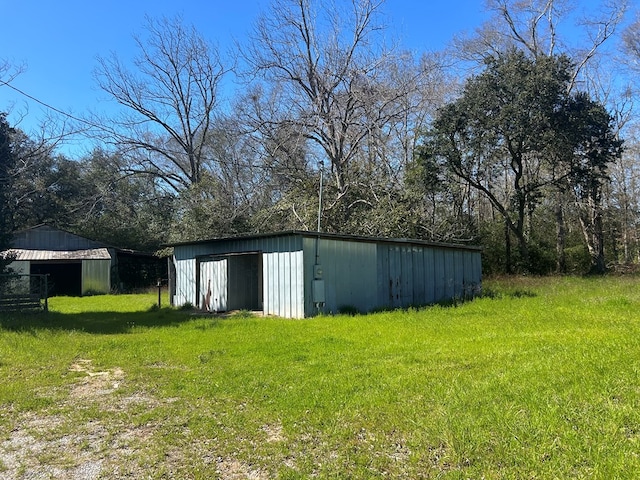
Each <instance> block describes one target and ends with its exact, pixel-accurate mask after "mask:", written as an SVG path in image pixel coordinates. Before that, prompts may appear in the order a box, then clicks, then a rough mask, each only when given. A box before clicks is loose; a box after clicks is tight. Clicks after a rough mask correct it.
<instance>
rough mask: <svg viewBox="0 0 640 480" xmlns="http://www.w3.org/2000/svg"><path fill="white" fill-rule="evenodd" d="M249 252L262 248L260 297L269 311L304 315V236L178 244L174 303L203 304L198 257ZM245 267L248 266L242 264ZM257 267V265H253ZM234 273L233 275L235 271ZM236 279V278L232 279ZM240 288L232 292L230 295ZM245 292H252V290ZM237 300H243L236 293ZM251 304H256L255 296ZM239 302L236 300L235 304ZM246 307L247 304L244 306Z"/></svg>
mask: <svg viewBox="0 0 640 480" xmlns="http://www.w3.org/2000/svg"><path fill="white" fill-rule="evenodd" d="M243 252H244V253H246V252H260V254H261V261H260V262H259V266H261V267H262V272H256V274H257V275H261V277H260V278H258V280H259V281H258V285H259V286H261V288H262V292H258V294H257V297H256V298H257V299H260V298H261V300H262V309H263V312H264V313H265V314H268V315H277V316H282V317H287V318H302V317H304V281H303V268H304V264H303V261H302V259H303V256H302V238H301V237H300V236H282V237H262V238H249V239H228V240H224V241H219V242H211V243H197V244H188V245H178V246H175V247H174V257H173V258H174V260H173V261H174V264H175V267H176V273H175V275H176V292H175V295H174V305H178V306H179V305H184V304H185V303H187V302H189V303H191V304H192V305H199V304H200V299H196V290H197V288H196V270H197V268H196V258H197V257H202V256H205V255H226V254H236V253H243ZM239 268H244V267H241V266H240V267H239ZM251 268H253V267H251ZM232 276H233V275H232ZM231 281H233V278H232V279H231ZM234 293H235V294H237V293H238V292H237V291H236V290H234V291H233V292H229V298H232V297H233V294H234ZM241 295H251V296H253V295H254V294H253V292H252V291H250V290H247V291H245V292H244V293H241ZM236 301H237V302H240V300H239V298H238V297H236ZM251 302H252V303H250V304H248V306H249V307H251V306H252V305H254V303H253V302H254V299H251ZM236 306H238V303H235V304H234V308H235V307H236ZM242 308H245V307H242Z"/></svg>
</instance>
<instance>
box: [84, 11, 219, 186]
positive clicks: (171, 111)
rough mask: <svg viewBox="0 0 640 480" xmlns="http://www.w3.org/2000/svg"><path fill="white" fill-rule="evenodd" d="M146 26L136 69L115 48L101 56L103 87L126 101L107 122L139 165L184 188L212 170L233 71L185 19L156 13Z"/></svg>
mask: <svg viewBox="0 0 640 480" xmlns="http://www.w3.org/2000/svg"><path fill="white" fill-rule="evenodd" d="M146 31H147V33H148V38H141V37H135V40H136V43H137V46H138V50H139V55H138V56H137V57H136V58H135V59H134V61H133V65H134V66H135V68H136V70H134V71H132V70H130V69H128V68H127V67H126V66H125V64H124V63H123V62H122V61H121V60H120V59H119V58H118V57H117V56H116V55H115V54H113V55H112V56H111V57H109V58H100V59H99V65H98V68H97V70H96V79H97V82H98V85H99V86H100V88H101V89H102V90H104V91H105V92H107V93H108V94H109V95H110V96H111V97H112V98H113V99H114V100H115V101H117V102H118V103H119V104H120V105H122V106H124V107H125V110H124V112H123V113H122V115H121V116H119V117H117V118H113V119H111V120H110V121H109V122H104V123H103V124H105V126H106V129H105V132H104V133H106V135H108V138H109V139H110V140H111V141H112V142H115V143H116V144H117V145H118V147H119V148H120V149H121V150H122V151H123V152H124V153H127V154H129V158H130V159H131V164H130V166H129V169H130V170H131V171H134V172H138V173H144V174H151V175H156V176H159V177H161V178H162V179H163V180H164V181H165V182H166V183H167V184H168V185H169V186H170V187H171V188H172V189H173V190H175V191H176V192H178V191H181V190H183V189H185V188H188V187H189V186H191V185H193V184H197V183H198V182H199V181H200V180H201V179H202V177H203V173H204V172H205V171H206V170H207V168H212V165H211V164H210V163H209V159H208V158H207V156H206V154H205V150H206V146H207V142H208V135H209V133H210V131H211V129H212V124H213V122H214V121H215V115H216V114H217V113H218V110H219V108H220V102H221V100H220V97H219V93H220V87H221V83H222V81H223V78H224V76H225V74H226V73H227V72H228V71H229V69H228V67H227V66H225V64H224V62H223V60H222V57H221V55H220V53H219V51H218V50H217V48H216V47H214V46H213V45H211V44H210V43H208V42H207V41H206V40H205V39H204V38H203V37H202V36H201V35H200V34H199V33H198V32H197V31H196V30H195V28H193V27H187V26H185V25H184V24H183V23H182V20H181V19H180V18H173V19H167V18H162V19H160V20H154V19H151V18H148V19H147V23H146Z"/></svg>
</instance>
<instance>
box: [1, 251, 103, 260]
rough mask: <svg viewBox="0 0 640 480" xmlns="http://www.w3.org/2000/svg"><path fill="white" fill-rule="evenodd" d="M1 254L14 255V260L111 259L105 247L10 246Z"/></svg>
mask: <svg viewBox="0 0 640 480" xmlns="http://www.w3.org/2000/svg"><path fill="white" fill-rule="evenodd" d="M2 255H3V256H14V255H15V259H14V260H15V261H52V260H55V261H61V260H62V261H64V260H111V255H110V254H109V250H108V249H106V248H91V249H87V250H26V249H21V248H12V249H10V250H8V251H6V252H2Z"/></svg>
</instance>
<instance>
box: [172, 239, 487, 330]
mask: <svg viewBox="0 0 640 480" xmlns="http://www.w3.org/2000/svg"><path fill="white" fill-rule="evenodd" d="M171 246H172V247H173V257H172V261H171V265H170V272H169V286H170V296H171V301H172V303H173V304H174V305H176V306H181V305H184V304H192V305H194V306H197V307H199V308H201V309H203V310H207V311H212V312H222V311H231V310H253V311H261V312H263V313H264V314H265V315H277V316H280V317H285V318H304V317H309V316H313V315H315V314H317V313H318V312H326V313H332V312H333V313H335V312H339V311H341V310H349V311H353V310H357V311H360V312H369V311H372V310H376V309H382V308H403V307H408V306H412V305H427V304H432V303H436V302H440V301H446V300H451V299H454V298H468V297H472V296H473V295H475V294H477V293H478V292H479V291H480V288H481V281H482V267H481V259H480V254H481V250H480V248H479V247H475V246H465V245H453V244H442V243H433V242H426V241H421V240H411V239H386V238H374V237H362V236H353V235H337V234H328V233H316V232H304V231H288V232H278V233H269V234H260V235H251V236H240V237H231V238H220V239H211V240H204V241H197V242H186V243H177V244H173V245H171Z"/></svg>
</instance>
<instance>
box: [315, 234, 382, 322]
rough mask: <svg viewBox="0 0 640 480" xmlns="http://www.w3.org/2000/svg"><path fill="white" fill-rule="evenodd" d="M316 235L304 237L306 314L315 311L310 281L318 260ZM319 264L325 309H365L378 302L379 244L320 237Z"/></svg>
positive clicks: (332, 310)
mask: <svg viewBox="0 0 640 480" xmlns="http://www.w3.org/2000/svg"><path fill="white" fill-rule="evenodd" d="M316 241H318V239H317V238H313V237H306V238H305V239H304V253H305V268H304V272H305V278H304V280H305V316H311V315H314V314H316V313H317V312H316V311H315V307H314V305H313V298H312V292H311V285H312V281H313V266H314V264H315V262H316V258H315V252H316ZM319 242H320V243H319V249H318V251H319V259H318V260H319V264H320V265H321V266H322V270H323V279H324V284H325V300H326V302H325V307H324V311H325V312H338V311H339V310H340V309H341V308H344V307H349V308H356V309H357V310H360V311H362V312H366V311H369V310H371V309H373V308H375V307H376V306H377V305H378V303H379V302H378V295H377V293H378V285H377V276H376V268H377V267H376V245H375V243H371V242H356V241H345V240H334V239H327V238H320V240H319Z"/></svg>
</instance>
